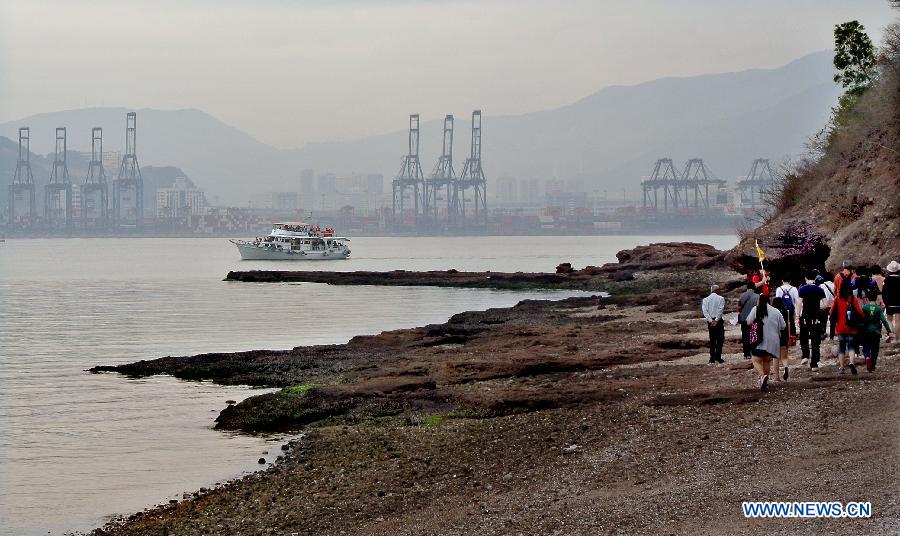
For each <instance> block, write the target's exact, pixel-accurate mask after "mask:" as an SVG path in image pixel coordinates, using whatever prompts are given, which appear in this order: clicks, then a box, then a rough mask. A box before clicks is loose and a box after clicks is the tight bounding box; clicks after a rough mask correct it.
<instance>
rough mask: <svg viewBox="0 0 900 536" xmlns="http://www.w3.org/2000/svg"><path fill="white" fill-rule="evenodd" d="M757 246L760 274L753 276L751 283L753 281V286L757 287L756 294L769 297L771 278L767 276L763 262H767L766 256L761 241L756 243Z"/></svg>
mask: <svg viewBox="0 0 900 536" xmlns="http://www.w3.org/2000/svg"><path fill="white" fill-rule="evenodd" d="M755 245H756V254H757V255H758V256H759V273H758V274H753V275H752V276H751V281H753V285H754V286H755V287H756V292H758V293H759V294H761V295H763V296H768V295H769V276H768V275H766V267H765V265H764V264H763V261H765V260H766V254H765V253H764V252H763V250H762V248H761V247H759V240H756V241H755Z"/></svg>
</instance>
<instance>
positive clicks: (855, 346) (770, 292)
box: [701, 261, 900, 391]
mask: <svg viewBox="0 0 900 536" xmlns="http://www.w3.org/2000/svg"><path fill="white" fill-rule="evenodd" d="M885 271H886V272H887V273H886V274H885V273H884V272H885ZM773 282H774V283H777V286H776V287H772V285H771V284H772V283H773ZM701 309H702V312H703V316H704V318H705V319H706V322H707V327H708V329H709V364H710V365H715V364H721V363H724V360H723V359H722V347H723V345H724V342H725V324H724V314H725V297H724V296H722V295H721V294H720V292H719V287H718V285H712V286H711V287H710V294H709V296H707V297H706V298H704V299H703V303H702V305H701ZM737 313H738V314H737V323H738V324H740V326H741V345H742V347H743V348H742V349H743V354H744V358H745V359H752V362H753V368H754V369H755V370H756V372H757V373H758V375H759V379H758V386H759V388H760V389H762V390H764V391H765V390H766V389H768V384H769V377H770V375H771V373H772V372H773V371H772V368H773V365H774V373H775V374H774V377H775V379H774V382H775V383H780V382H781V381H787V379H788V376H789V374H790V371H789V368H788V358H789V354H788V349H789V348H790V347H791V346H794V345H795V344H796V341H798V340H799V341H800V352H801V358H802V360H801V364H803V365H808V366H809V368H810V370H812V371H817V370H818V369H819V363H820V361H821V354H822V350H821V346H822V341H823V340H825V339H826V336H827V337H828V338H830V339H834V338H837V365H838V368H837V373H838V374H845V373H846V371H847V370H848V369H849V371H850V372H851V373H852V374H857V369H856V360H857V359H858V358H859V357H860V356H862V358H863V359H864V362H865V366H866V370H867V371H868V372H874V371H875V370H876V367H877V365H878V356H879V354H880V349H881V342H882V336H883V332H882V328H884V335H886V339H885V341H886V342H890V341H891V340H892V335H893V334H896V333H897V332H898V331H900V263H898V262H897V261H891V262H890V263H889V264H888V265H887V267H886V268H885V270H884V271H883V270H882V269H881V267H880V266H872V267H860V268H857V267H855V266H854V265H853V263H852V262H851V261H844V262H843V263H842V265H841V270H840V272H839V273H838V274H837V275H835V276H834V278H833V279H832V277H831V276H830V274H822V273H818V272H815V271H813V272H811V273H809V274H807V275H806V276H805V278H804V281H803V283H802V284H801V285H800V286H799V287H795V286H794V285H792V283H791V281H789V280H788V279H787V278H784V279H780V280H775V281H773V279H772V278H771V277H770V276H769V275H768V274H766V273H765V272H764V271H762V270H760V271H759V272H754V273H751V274H748V278H747V288H746V290H745V291H744V292H743V294H741V296H740V298H739V299H738V308H737ZM798 328H799V329H798ZM782 369H783V370H782Z"/></svg>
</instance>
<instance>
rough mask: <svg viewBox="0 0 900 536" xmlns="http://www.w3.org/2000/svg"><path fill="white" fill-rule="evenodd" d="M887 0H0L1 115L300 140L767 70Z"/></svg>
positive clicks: (870, 16)
mask: <svg viewBox="0 0 900 536" xmlns="http://www.w3.org/2000/svg"><path fill="white" fill-rule="evenodd" d="M896 15H897V12H894V11H891V10H890V8H889V7H888V5H887V2H886V0H853V1H849V0H707V1H700V0H668V1H664V0H631V1H624V0H622V1H606V0H555V1H554V0H458V1H457V0H419V1H415V0H355V1H354V0H257V1H249V0H180V1H171V0H152V1H150V0H147V1H145V0H128V1H122V0H96V1H87V0H84V1H78V0H0V121H8V120H12V119H17V118H20V117H24V116H27V115H31V114H34V113H39V112H46V111H55V110H62V109H70V108H80V107H84V106H99V105H106V106H113V105H116V106H127V107H132V108H143V107H150V108H169V109H171V108H199V109H201V110H204V111H206V112H209V113H211V114H213V115H215V116H216V117H218V118H220V119H222V120H223V121H225V122H226V123H229V124H232V125H234V126H236V127H238V128H241V129H243V130H246V131H247V132H249V133H250V134H251V135H253V136H254V137H256V138H258V139H260V140H261V141H264V142H267V143H270V144H273V145H276V146H279V147H292V146H299V145H302V144H303V143H306V142H309V141H324V140H335V139H349V138H357V137H362V136H366V135H369V134H375V133H380V132H385V131H392V130H398V129H403V128H404V127H405V124H406V121H407V118H406V116H407V115H408V114H409V113H413V112H418V113H421V114H422V116H423V119H431V118H437V117H443V115H444V114H445V113H455V114H457V115H458V116H463V117H465V116H466V115H467V114H468V113H469V112H470V111H471V110H472V109H473V108H482V109H484V112H485V114H489V115H496V114H516V113H522V112H528V111H534V110H540V109H547V108H553V107H556V106H559V105H562V104H566V103H569V102H572V101H574V100H577V99H579V98H581V97H583V96H585V95H588V94H590V93H593V92H594V91H597V90H598V89H600V88H602V87H604V86H608V85H614V84H633V83H637V82H641V81H646V80H651V79H654V78H659V77H663V76H683V75H693V74H702V73H710V72H724V71H736V70H742V69H747V68H753V67H776V66H779V65H782V64H784V63H787V62H789V61H791V60H793V59H795V58H797V57H799V56H802V55H805V54H808V53H810V52H814V51H818V50H823V49H826V48H829V47H830V45H831V31H832V28H833V25H834V24H835V23H837V22H842V21H845V20H849V19H854V18H855V19H859V20H861V21H862V22H863V23H864V24H865V25H866V27H867V28H868V30H869V32H870V34H872V35H873V38H875V39H876V40H877V38H878V36H879V35H880V31H881V28H882V27H883V26H884V25H885V24H887V23H888V22H890V20H891V19H892V18H893V17H895V16H896Z"/></svg>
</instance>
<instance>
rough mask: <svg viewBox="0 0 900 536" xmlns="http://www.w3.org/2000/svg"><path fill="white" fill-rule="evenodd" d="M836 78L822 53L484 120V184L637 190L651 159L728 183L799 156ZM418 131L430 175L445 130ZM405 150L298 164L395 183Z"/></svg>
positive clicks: (381, 147) (381, 145) (462, 144)
mask: <svg viewBox="0 0 900 536" xmlns="http://www.w3.org/2000/svg"><path fill="white" fill-rule="evenodd" d="M832 70H833V68H832V65H831V52H820V53H816V54H812V55H810V56H806V57H804V58H801V59H799V60H797V61H794V62H792V63H790V64H788V65H785V66H784V67H781V68H778V69H754V70H749V71H743V72H737V73H726V74H716V75H704V76H694V77H686V78H666V79H661V80H656V81H652V82H647V83H644V84H639V85H635V86H614V87H609V88H606V89H603V90H601V91H598V92H597V93H595V94H593V95H590V96H588V97H585V98H584V99H581V100H580V101H578V102H575V103H573V104H571V105H568V106H564V107H562V108H559V109H556V110H549V111H542V112H535V113H530V114H525V115H518V116H501V117H492V116H489V115H485V117H484V130H483V137H484V143H483V146H484V167H485V171H486V173H487V174H488V179H489V180H490V179H491V178H496V177H499V176H501V175H507V174H508V175H514V176H517V177H521V178H526V177H536V178H550V177H554V176H555V177H559V178H569V177H573V176H581V177H583V178H584V179H585V182H586V183H587V184H588V185H589V186H591V185H593V187H601V188H605V187H618V188H620V187H621V186H623V185H627V184H630V185H635V184H636V183H637V182H638V181H639V180H640V177H641V176H643V175H647V174H648V173H649V172H650V170H651V169H652V166H653V163H654V161H655V160H656V159H657V158H660V157H665V156H671V157H673V158H675V159H676V162H681V163H683V162H684V161H685V160H686V159H688V158H691V157H695V156H698V157H702V158H704V159H705V160H706V163H707V165H709V166H710V167H711V169H712V171H713V172H715V173H716V174H717V175H718V176H720V177H722V178H726V179H733V178H734V177H736V176H739V175H743V174H746V173H747V171H748V168H749V166H750V163H751V161H752V159H753V158H756V157H757V156H764V157H769V158H772V159H774V160H781V159H783V158H784V157H787V156H790V155H796V154H798V153H800V152H802V150H803V146H804V143H805V141H806V140H807V138H808V137H809V136H811V135H813V134H815V133H816V132H817V131H818V130H819V129H820V128H821V127H822V125H824V123H825V121H826V119H827V117H828V113H829V109H830V107H831V106H833V105H834V104H835V102H836V100H837V97H838V95H839V94H840V92H839V90H838V88H837V87H836V86H835V84H834V83H833V82H832V81H831V76H832ZM456 118H457V122H456V127H457V130H456V154H457V155H458V156H457V158H456V159H455V160H456V161H457V162H461V161H462V160H463V158H464V156H465V154H466V153H467V152H468V150H469V127H468V121H469V117H468V115H467V114H466V113H460V112H459V111H458V112H457V115H456ZM404 120H405V118H398V126H401V127H402V126H403V124H404ZM421 130H422V133H421V138H422V140H421V152H422V162H423V167H425V168H426V169H425V171H426V173H428V172H430V166H431V165H432V164H433V162H434V161H435V159H436V157H437V154H438V152H439V150H440V135H441V134H440V133H441V123H440V121H430V122H425V123H423V124H422V127H421ZM405 146H406V134H405V132H404V131H398V132H396V133H392V134H387V135H383V136H375V137H371V138H367V139H364V140H360V141H356V142H352V143H322V144H310V145H308V146H306V147H304V148H303V149H301V150H299V151H296V153H295V157H296V160H297V161H299V162H302V163H303V165H304V166H308V167H312V168H314V169H325V168H329V169H335V170H336V171H340V172H346V171H354V170H357V171H359V170H361V169H364V167H363V166H365V165H366V164H368V165H369V166H370V167H375V168H377V169H379V170H383V171H385V172H386V174H387V175H391V174H393V173H396V170H397V169H398V168H399V163H400V158H401V156H402V154H403V151H404V150H405ZM461 167H462V166H461V165H459V166H458V167H457V170H459V169H460V168H461Z"/></svg>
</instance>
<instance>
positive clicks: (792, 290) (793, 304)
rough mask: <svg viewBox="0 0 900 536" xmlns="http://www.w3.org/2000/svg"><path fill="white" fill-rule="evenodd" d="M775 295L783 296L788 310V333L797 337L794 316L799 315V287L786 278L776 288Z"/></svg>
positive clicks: (777, 296) (786, 319)
mask: <svg viewBox="0 0 900 536" xmlns="http://www.w3.org/2000/svg"><path fill="white" fill-rule="evenodd" d="M775 297H776V298H781V300H782V302H783V303H784V310H785V311H786V312H787V315H786V316H785V317H784V321H785V322H787V325H788V335H790V336H791V337H796V336H797V323H796V322H795V321H794V318H795V317H796V316H797V315H796V314H795V313H796V310H797V304H798V302H799V301H800V294H799V293H798V292H797V287H795V286H793V285H791V282H790V281H788V280H787V279H785V280H784V281H783V282H782V283H781V285H780V286H779V287H778V288H776V289H775Z"/></svg>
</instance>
